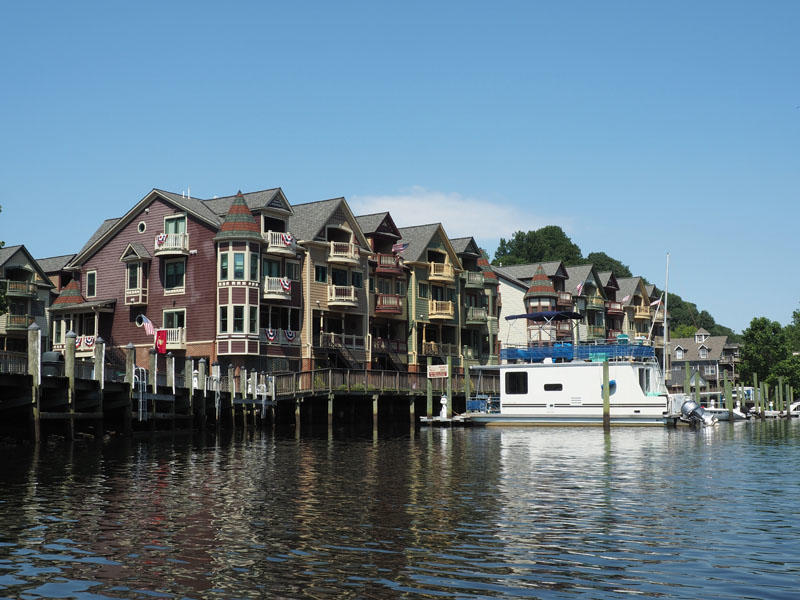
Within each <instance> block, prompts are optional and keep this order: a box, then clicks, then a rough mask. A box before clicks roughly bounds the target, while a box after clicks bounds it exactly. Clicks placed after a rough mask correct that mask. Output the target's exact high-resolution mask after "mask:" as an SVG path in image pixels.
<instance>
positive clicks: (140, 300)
mask: <svg viewBox="0 0 800 600" xmlns="http://www.w3.org/2000/svg"><path fill="white" fill-rule="evenodd" d="M142 304H147V286H144V287H139V288H126V289H125V306H138V305H142Z"/></svg>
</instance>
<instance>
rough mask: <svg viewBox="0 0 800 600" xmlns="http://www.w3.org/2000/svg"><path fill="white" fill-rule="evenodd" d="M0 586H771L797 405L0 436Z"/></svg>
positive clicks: (791, 537)
mask: <svg viewBox="0 0 800 600" xmlns="http://www.w3.org/2000/svg"><path fill="white" fill-rule="evenodd" d="M0 465H1V466H2V471H0V473H1V474H0V484H1V485H0V597H7V598H263V597H279V598H395V597H405V598H417V597H431V598H434V597H435V598H448V597H451V598H495V597H505V598H521V597H529V598H571V597H584V598H623V597H624V598H629V597H631V596H632V595H634V594H636V595H640V596H646V597H665V598H789V597H795V598H796V597H798V594H800V524H799V523H798V519H797V514H796V513H797V507H798V502H800V475H798V468H799V467H800V423H798V422H797V421H795V422H792V423H785V422H766V423H738V424H735V426H731V425H729V424H720V425H718V426H717V427H716V428H715V429H713V430H710V431H692V430H677V431H676V430H667V429H615V430H612V432H611V433H610V435H605V434H604V433H603V432H602V430H598V429H489V430H481V429H471V430H458V429H457V430H452V431H450V430H427V429H423V430H421V431H418V432H416V434H414V435H409V434H406V435H399V436H391V435H387V436H384V435H382V434H381V435H378V434H376V435H368V436H367V437H361V438H356V439H354V438H353V437H352V436H345V435H344V434H339V433H338V432H335V433H333V434H330V435H328V434H327V433H326V432H323V433H322V435H320V436H317V437H303V438H300V439H295V438H294V437H280V436H275V435H273V434H271V433H269V432H267V433H261V432H250V433H249V434H245V435H242V434H241V432H240V433H239V434H238V436H237V437H235V438H234V439H224V440H221V439H213V438H208V439H198V438H197V437H195V438H189V437H186V438H177V439H160V440H159V439H146V440H134V441H131V440H128V441H112V442H109V443H106V444H105V445H93V444H88V445H80V444H76V445H66V444H57V445H43V446H42V447H41V448H40V449H38V450H34V449H20V448H4V449H2V458H0Z"/></svg>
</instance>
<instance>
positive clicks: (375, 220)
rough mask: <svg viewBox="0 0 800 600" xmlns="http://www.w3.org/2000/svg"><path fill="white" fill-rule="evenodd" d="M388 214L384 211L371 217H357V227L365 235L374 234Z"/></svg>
mask: <svg viewBox="0 0 800 600" xmlns="http://www.w3.org/2000/svg"><path fill="white" fill-rule="evenodd" d="M388 214H389V213H388V211H384V212H379V213H373V214H371V215H359V216H358V217H356V221H358V226H359V227H361V231H363V232H364V233H365V234H369V233H375V232H376V231H377V230H378V227H380V225H381V223H383V220H384V219H385V218H386V215H388Z"/></svg>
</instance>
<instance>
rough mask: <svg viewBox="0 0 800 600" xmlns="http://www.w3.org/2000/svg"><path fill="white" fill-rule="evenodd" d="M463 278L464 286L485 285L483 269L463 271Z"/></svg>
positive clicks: (479, 286) (480, 286)
mask: <svg viewBox="0 0 800 600" xmlns="http://www.w3.org/2000/svg"><path fill="white" fill-rule="evenodd" d="M461 279H463V280H464V286H465V287H468V288H482V287H483V271H464V272H463V273H461Z"/></svg>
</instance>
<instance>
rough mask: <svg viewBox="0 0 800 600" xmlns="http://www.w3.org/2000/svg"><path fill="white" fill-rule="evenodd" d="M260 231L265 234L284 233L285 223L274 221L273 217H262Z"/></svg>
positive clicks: (281, 220)
mask: <svg viewBox="0 0 800 600" xmlns="http://www.w3.org/2000/svg"><path fill="white" fill-rule="evenodd" d="M262 224H263V225H262V227H263V229H262V231H263V232H264V233H266V232H267V231H277V232H279V233H286V221H284V220H283V219H276V218H275V217H268V216H267V215H263V217H262Z"/></svg>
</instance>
